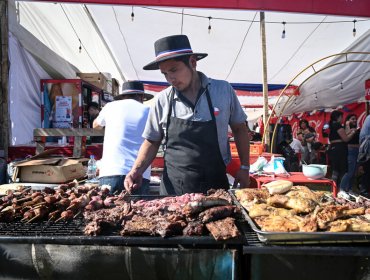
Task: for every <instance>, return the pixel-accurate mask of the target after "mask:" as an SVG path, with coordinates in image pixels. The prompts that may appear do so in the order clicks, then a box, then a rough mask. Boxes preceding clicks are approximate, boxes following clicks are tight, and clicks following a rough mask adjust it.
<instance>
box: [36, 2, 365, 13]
mask: <svg viewBox="0 0 370 280" xmlns="http://www.w3.org/2000/svg"><path fill="white" fill-rule="evenodd" d="M39 1H44V2H47V1H49V2H51V0H39ZM52 2H75V3H79V2H81V0H62V1H59V0H57V1H55V0H54V1H52ZM83 2H84V3H95V4H110V5H118V4H123V5H141V6H165V7H166V6H167V7H188V8H191V7H195V8H217V9H242V10H261V11H280V12H295V13H310V14H329V15H347V16H364V17H369V16H370V2H369V1H368V0H356V1H352V0H351V1H343V0H325V1H322V0H295V1H286V0H285V1H284V0H267V1H266V0H254V1H222V0H217V1H209V0H176V1H173V0H154V1H153V0H84V1H83Z"/></svg>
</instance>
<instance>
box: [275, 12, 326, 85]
mask: <svg viewBox="0 0 370 280" xmlns="http://www.w3.org/2000/svg"><path fill="white" fill-rule="evenodd" d="M326 18H327V16H325V17H324V18H323V19H322V21H321V22H320V23H319V24H318V25H317V26H316V27H315V28H314V29H313V30H312V31H311V33H310V34H308V36H307V37H306V38H305V39H304V40H303V42H302V43H301V44H300V45H299V46H298V48H297V49H296V50H295V52H294V53H293V54H292V55H291V56H290V57H289V59H288V60H287V62H285V63H284V65H283V66H281V67H280V69H279V70H278V71H277V72H276V73H275V74H274V75H273V76H272V78H270V79H269V81H271V80H273V79H274V78H275V77H276V76H278V75H279V74H280V73H281V71H282V70H283V69H284V68H285V67H286V66H287V65H288V64H289V63H290V62H291V60H292V59H293V58H294V57H295V55H296V54H297V53H298V52H299V51H300V49H301V48H302V47H303V45H304V44H305V43H306V42H307V40H308V39H309V38H310V37H311V36H312V34H313V33H315V31H316V30H317V29H318V28H319V26H320V25H321V24H322V23H323V22H324V20H325V19H326Z"/></svg>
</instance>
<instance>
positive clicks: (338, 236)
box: [229, 190, 370, 245]
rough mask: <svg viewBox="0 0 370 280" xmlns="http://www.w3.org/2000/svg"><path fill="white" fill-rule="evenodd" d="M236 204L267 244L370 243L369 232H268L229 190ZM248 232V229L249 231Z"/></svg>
mask: <svg viewBox="0 0 370 280" xmlns="http://www.w3.org/2000/svg"><path fill="white" fill-rule="evenodd" d="M229 192H230V194H231V196H232V198H233V200H234V204H235V205H237V207H238V208H239V209H241V212H242V215H243V216H244V218H245V220H246V221H247V222H248V224H249V226H250V227H251V229H252V230H253V231H254V232H255V233H256V234H257V237H258V239H259V241H261V242H263V243H266V244H287V245H289V244H291V245H299V244H341V243H370V233H369V232H268V231H262V230H261V229H260V228H259V227H258V225H257V224H256V223H255V222H254V221H253V220H252V218H251V217H250V216H249V215H248V211H247V210H246V209H245V208H244V207H243V206H242V205H241V204H240V203H239V201H238V200H237V198H236V196H235V190H230V191H229ZM247 232H248V231H247Z"/></svg>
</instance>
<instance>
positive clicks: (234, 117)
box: [229, 85, 247, 124]
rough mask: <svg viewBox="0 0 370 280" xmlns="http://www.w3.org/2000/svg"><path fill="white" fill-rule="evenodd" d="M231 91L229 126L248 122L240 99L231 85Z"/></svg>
mask: <svg viewBox="0 0 370 280" xmlns="http://www.w3.org/2000/svg"><path fill="white" fill-rule="evenodd" d="M229 91H230V98H231V102H230V106H231V107H230V120H229V124H237V123H243V122H245V121H246V120H247V115H246V114H245V112H244V110H243V108H242V106H241V105H240V102H239V99H238V97H237V96H236V93H235V91H234V89H233V88H232V87H231V85H230V88H229Z"/></svg>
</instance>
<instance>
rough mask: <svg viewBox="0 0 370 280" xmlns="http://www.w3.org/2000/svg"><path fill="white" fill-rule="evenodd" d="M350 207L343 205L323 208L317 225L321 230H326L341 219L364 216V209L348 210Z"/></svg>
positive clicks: (318, 215)
mask: <svg viewBox="0 0 370 280" xmlns="http://www.w3.org/2000/svg"><path fill="white" fill-rule="evenodd" d="M348 208H349V207H348V206H341V205H329V206H326V207H324V208H321V209H320V211H319V212H318V214H317V223H318V225H319V228H320V229H326V228H327V226H328V223H330V222H332V221H335V220H337V219H339V218H343V217H347V216H351V215H363V214H365V209H364V208H363V207H361V208H356V209H348Z"/></svg>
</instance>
